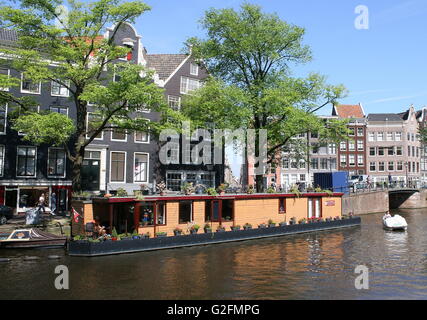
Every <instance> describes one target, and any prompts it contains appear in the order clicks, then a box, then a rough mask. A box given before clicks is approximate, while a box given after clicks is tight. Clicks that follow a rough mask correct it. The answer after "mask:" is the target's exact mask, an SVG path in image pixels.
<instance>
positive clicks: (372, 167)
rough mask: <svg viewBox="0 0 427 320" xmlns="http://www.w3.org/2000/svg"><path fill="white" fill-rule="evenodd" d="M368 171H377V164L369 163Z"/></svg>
mask: <svg viewBox="0 0 427 320" xmlns="http://www.w3.org/2000/svg"><path fill="white" fill-rule="evenodd" d="M369 170H370V171H376V170H377V163H376V162H371V163H370V164H369Z"/></svg>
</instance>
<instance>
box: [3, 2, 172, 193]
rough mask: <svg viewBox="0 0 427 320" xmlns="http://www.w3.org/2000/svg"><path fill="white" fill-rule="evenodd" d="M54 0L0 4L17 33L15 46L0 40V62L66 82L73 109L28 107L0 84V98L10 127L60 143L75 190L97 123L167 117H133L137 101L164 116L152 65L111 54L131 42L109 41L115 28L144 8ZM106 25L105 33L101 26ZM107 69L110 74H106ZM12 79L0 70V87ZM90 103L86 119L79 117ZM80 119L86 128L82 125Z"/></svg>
mask: <svg viewBox="0 0 427 320" xmlns="http://www.w3.org/2000/svg"><path fill="white" fill-rule="evenodd" d="M62 4H63V3H62V0H21V1H20V3H19V5H16V4H15V3H10V4H5V5H2V6H1V7H0V27H4V28H12V29H14V30H16V31H17V33H18V36H19V41H18V46H17V48H13V49H7V48H1V49H0V51H1V52H2V53H3V54H5V55H6V56H7V55H9V56H10V57H12V58H13V59H0V65H8V66H9V67H10V68H12V69H15V70H18V71H21V72H24V73H25V76H26V77H28V78H29V79H31V80H33V81H37V82H38V81H41V82H51V81H55V82H57V83H59V84H60V85H62V86H64V87H66V88H67V89H68V90H69V92H70V99H71V100H72V101H73V108H75V112H73V113H75V114H77V117H76V119H75V121H74V123H73V122H72V120H70V119H68V118H67V117H66V116H64V115H59V114H57V115H53V114H48V113H41V114H35V113H34V111H33V112H31V106H34V105H35V101H33V100H32V99H30V98H20V97H15V96H13V95H12V94H11V93H8V92H2V91H0V101H3V102H4V101H7V102H9V103H10V104H11V105H15V106H16V107H17V108H16V110H17V111H16V113H15V115H16V116H15V120H14V129H16V130H18V131H23V132H25V133H26V135H25V137H24V138H23V139H26V140H29V141H32V142H33V143H37V144H41V143H55V144H57V145H62V146H64V148H65V149H66V151H67V155H68V158H69V159H70V160H71V161H72V163H73V173H72V178H73V189H74V190H76V191H78V190H81V182H80V181H81V177H80V170H81V167H82V162H83V157H84V151H85V148H86V147H87V146H88V145H89V144H90V143H91V142H92V141H93V140H94V139H95V138H96V137H97V136H98V135H99V134H100V133H101V132H102V131H103V130H105V129H112V128H117V130H138V131H150V130H151V131H156V130H160V129H161V128H162V126H167V125H168V123H155V122H153V123H150V122H148V121H147V120H146V119H144V118H142V117H138V114H139V113H138V111H140V110H141V108H144V109H148V110H151V111H155V112H156V111H157V112H160V113H162V114H163V113H164V114H165V117H164V118H165V119H166V122H169V124H170V123H172V120H171V119H173V118H174V116H177V114H176V113H174V112H173V111H172V110H170V109H169V108H167V106H166V104H165V103H164V98H163V93H162V90H161V89H159V88H158V87H157V86H156V84H155V83H154V82H153V78H152V73H151V72H150V71H147V70H145V69H144V68H143V67H142V66H140V65H135V64H130V63H127V62H119V61H118V60H117V59H118V58H119V57H123V56H125V55H126V54H127V53H128V52H129V51H130V50H131V49H130V48H126V47H122V46H119V45H117V44H115V41H114V39H115V37H116V34H117V30H118V29H119V28H120V27H121V26H123V25H124V24H125V23H134V22H135V19H136V18H138V17H139V16H140V15H142V14H143V13H144V12H146V11H147V10H149V9H150V8H149V6H148V5H146V4H145V3H143V2H141V1H139V0H135V1H129V2H123V1H120V0H95V1H93V2H91V3H87V2H84V3H81V2H77V1H75V0H69V1H68V3H65V4H66V5H67V7H68V15H64V14H61V10H58V7H59V8H60V5H62ZM111 25H114V29H113V31H112V32H111V36H110V37H109V38H104V37H103V36H102V34H104V32H105V29H106V28H107V27H110V26H111ZM113 74H115V75H116V76H117V77H116V81H110V80H111V79H113ZM18 84H19V79H14V78H7V77H5V76H3V77H1V78H0V87H3V86H5V87H6V86H8V87H9V86H16V85H18ZM91 104H93V105H95V106H96V108H95V109H94V110H93V112H94V120H93V121H92V122H91V123H90V125H89V126H86V118H87V114H88V112H89V111H91ZM87 127H88V128H87Z"/></svg>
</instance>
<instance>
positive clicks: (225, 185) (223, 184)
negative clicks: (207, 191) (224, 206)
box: [218, 183, 228, 196]
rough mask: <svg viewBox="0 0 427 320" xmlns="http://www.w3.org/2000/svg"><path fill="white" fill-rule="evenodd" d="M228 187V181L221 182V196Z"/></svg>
mask: <svg viewBox="0 0 427 320" xmlns="http://www.w3.org/2000/svg"><path fill="white" fill-rule="evenodd" d="M227 188H228V184H227V183H221V184H220V185H219V186H218V192H219V194H220V195H221V196H223V195H224V194H225V190H227Z"/></svg>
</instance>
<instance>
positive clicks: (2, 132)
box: [0, 103, 8, 135]
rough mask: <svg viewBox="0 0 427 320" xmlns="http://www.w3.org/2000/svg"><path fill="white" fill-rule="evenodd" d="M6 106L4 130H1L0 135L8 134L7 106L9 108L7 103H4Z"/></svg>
mask: <svg viewBox="0 0 427 320" xmlns="http://www.w3.org/2000/svg"><path fill="white" fill-rule="evenodd" d="M4 108H5V110H4V130H3V131H0V135H4V134H6V128H7V108H8V104H7V103H5V104H4Z"/></svg>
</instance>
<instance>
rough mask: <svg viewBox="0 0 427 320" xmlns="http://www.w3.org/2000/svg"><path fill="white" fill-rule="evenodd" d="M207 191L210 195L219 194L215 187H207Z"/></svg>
mask: <svg viewBox="0 0 427 320" xmlns="http://www.w3.org/2000/svg"><path fill="white" fill-rule="evenodd" d="M206 193H207V194H208V195H210V196H217V195H218V192H216V189H215V188H207V189H206Z"/></svg>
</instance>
